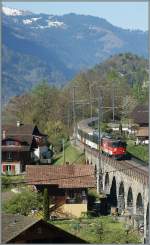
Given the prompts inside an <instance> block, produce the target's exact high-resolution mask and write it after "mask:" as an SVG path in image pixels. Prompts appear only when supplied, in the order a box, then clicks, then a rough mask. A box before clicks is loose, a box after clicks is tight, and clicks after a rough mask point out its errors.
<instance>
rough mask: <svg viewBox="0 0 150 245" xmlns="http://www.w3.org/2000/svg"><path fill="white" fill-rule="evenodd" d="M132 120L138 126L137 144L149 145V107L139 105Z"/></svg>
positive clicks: (132, 115)
mask: <svg viewBox="0 0 150 245" xmlns="http://www.w3.org/2000/svg"><path fill="white" fill-rule="evenodd" d="M131 119H132V120H133V121H134V123H136V124H137V125H138V127H137V128H136V131H135V136H136V144H149V110H148V105H137V106H136V107H135V108H134V110H133V111H132V113H131Z"/></svg>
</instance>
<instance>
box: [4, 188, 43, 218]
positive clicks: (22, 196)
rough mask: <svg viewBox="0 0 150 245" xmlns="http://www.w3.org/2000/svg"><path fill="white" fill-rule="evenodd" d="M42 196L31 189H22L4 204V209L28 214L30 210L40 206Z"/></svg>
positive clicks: (14, 212)
mask: <svg viewBox="0 0 150 245" xmlns="http://www.w3.org/2000/svg"><path fill="white" fill-rule="evenodd" d="M42 200H43V198H42V196H41V194H39V193H35V192H32V191H23V192H22V193H19V194H16V195H15V196H14V197H13V198H12V199H11V200H10V201H8V202H6V203H5V204H4V208H3V209H4V211H5V212H6V213H11V214H17V213H19V214H22V215H25V216H27V215H29V214H30V213H31V210H33V209H34V210H39V209H41V208H42Z"/></svg>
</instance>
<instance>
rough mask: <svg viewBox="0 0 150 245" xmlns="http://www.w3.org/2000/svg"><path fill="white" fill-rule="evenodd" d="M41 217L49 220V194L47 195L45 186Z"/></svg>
mask: <svg viewBox="0 0 150 245" xmlns="http://www.w3.org/2000/svg"><path fill="white" fill-rule="evenodd" d="M43 217H44V220H45V221H48V220H49V195H48V189H47V188H44V197H43Z"/></svg>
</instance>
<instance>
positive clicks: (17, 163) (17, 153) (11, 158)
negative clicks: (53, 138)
mask: <svg viewBox="0 0 150 245" xmlns="http://www.w3.org/2000/svg"><path fill="white" fill-rule="evenodd" d="M47 143H48V142H47V135H45V134H42V133H40V131H39V129H38V127H37V126H34V125H24V124H21V123H20V122H19V121H18V122H17V124H16V125H3V126H2V173H3V174H5V173H7V174H20V173H22V172H24V171H25V166H26V165H27V164H29V163H30V164H35V163H37V162H39V163H42V159H43V157H42V154H43V153H45V155H46V154H47V156H46V157H47V158H46V160H48V159H49V160H51V159H50V158H51V156H50V155H51V154H49V155H48V153H51V152H50V150H49V148H48V145H47ZM46 163H48V161H47V162H46Z"/></svg>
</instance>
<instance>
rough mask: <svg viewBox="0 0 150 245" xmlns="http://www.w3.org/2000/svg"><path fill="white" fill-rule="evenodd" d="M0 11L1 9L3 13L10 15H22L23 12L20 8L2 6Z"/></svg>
mask: <svg viewBox="0 0 150 245" xmlns="http://www.w3.org/2000/svg"><path fill="white" fill-rule="evenodd" d="M2 11H3V13H4V14H5V15H11V16H16V15H22V14H23V11H21V10H18V9H12V8H7V7H2Z"/></svg>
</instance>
